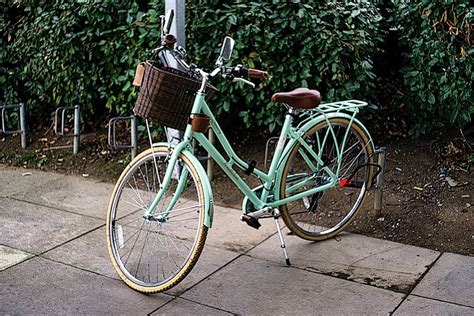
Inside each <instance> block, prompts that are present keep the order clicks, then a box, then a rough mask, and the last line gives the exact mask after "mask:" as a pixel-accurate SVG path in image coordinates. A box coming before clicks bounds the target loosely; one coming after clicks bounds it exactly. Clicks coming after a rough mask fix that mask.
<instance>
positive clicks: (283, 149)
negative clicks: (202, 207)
mask: <svg viewBox="0 0 474 316" xmlns="http://www.w3.org/2000/svg"><path fill="white" fill-rule="evenodd" d="M203 82H204V81H203ZM202 91H203V89H201V90H200V92H198V93H197V94H196V98H195V101H194V105H193V108H192V113H195V114H197V113H203V114H204V115H206V116H207V117H209V119H210V127H211V128H212V130H213V131H214V133H215V135H216V137H217V140H218V141H219V143H220V145H221V146H222V148H223V150H224V152H225V154H226V155H227V156H228V158H229V159H228V160H226V159H225V158H224V156H223V155H222V154H221V153H220V152H219V151H218V150H217V149H216V147H215V146H214V145H213V144H212V143H210V142H209V140H208V139H207V138H206V136H205V135H204V134H203V133H200V132H194V131H193V130H192V127H191V125H190V124H188V125H187V128H186V131H185V134H184V138H183V140H182V141H181V142H180V143H179V144H177V145H176V146H175V147H172V154H171V157H170V160H169V164H168V168H167V171H166V173H165V176H164V178H163V180H162V184H161V186H160V190H159V192H158V193H157V195H156V197H155V199H154V201H153V202H152V203H151V205H150V207H149V208H148V210H147V212H146V214H145V217H147V216H148V217H149V216H152V215H153V213H154V209H155V208H156V206H157V204H158V202H159V201H160V199H161V198H162V196H163V193H164V192H165V191H166V189H167V187H168V185H169V183H170V180H171V177H172V174H173V170H175V166H176V163H177V159H178V157H179V156H180V155H181V154H182V153H183V152H186V153H187V152H192V151H193V150H192V144H191V141H192V139H195V140H196V141H197V142H198V143H199V145H201V146H202V147H203V148H204V149H205V151H206V152H207V153H208V154H209V156H210V157H211V158H212V159H213V160H214V161H215V162H216V163H217V165H219V167H220V168H221V169H222V170H223V171H224V172H225V174H226V175H227V176H228V177H229V178H230V179H231V180H232V182H233V183H234V184H235V185H236V186H237V188H238V189H239V190H241V191H242V193H243V194H244V195H245V196H246V197H247V198H248V199H249V200H250V201H251V202H252V204H253V205H254V206H255V208H256V209H257V210H259V209H263V208H271V209H273V208H275V207H278V206H280V205H283V204H286V203H290V202H293V201H296V200H298V199H300V198H302V197H304V196H309V195H312V194H315V193H317V192H320V191H324V190H326V189H328V188H330V187H333V186H335V185H337V184H338V174H339V167H340V162H341V159H342V156H343V149H344V147H345V142H346V138H347V133H348V131H349V129H348V131H347V132H346V135H344V137H343V141H342V143H341V144H340V146H339V147H338V146H336V150H337V157H338V163H337V169H336V171H333V170H331V169H330V168H329V167H328V166H326V165H325V163H324V161H323V160H322V157H321V156H320V155H321V153H320V152H315V151H314V150H313V149H312V148H311V147H310V145H309V144H307V143H306V142H305V141H304V140H303V137H302V136H303V135H304V134H305V133H306V132H307V131H308V130H309V129H310V128H311V127H313V126H315V125H316V124H319V123H320V122H323V121H324V120H326V121H327V122H328V126H329V128H328V131H327V132H326V135H325V136H324V137H323V139H319V140H318V148H319V149H321V148H323V147H324V144H325V142H326V141H327V140H328V138H329V137H332V138H333V139H334V140H335V139H336V136H335V134H334V130H333V128H332V126H331V124H329V119H330V118H332V117H344V118H347V119H349V120H350V122H351V124H352V123H353V122H354V121H357V119H356V118H355V114H356V113H357V108H353V109H351V110H352V111H353V114H352V115H349V114H347V113H342V112H340V109H339V110H334V109H329V110H327V111H324V110H322V111H314V112H312V113H311V114H310V115H309V117H308V118H307V120H306V121H303V125H302V126H301V127H300V126H298V127H293V126H292V123H293V114H294V113H292V111H293V110H292V109H289V112H288V113H287V114H286V116H285V121H284V124H283V127H282V130H281V133H280V137H279V141H278V145H277V147H276V149H275V153H274V156H273V159H272V162H271V164H270V167H269V170H268V172H264V171H262V170H260V169H258V168H253V169H252V170H251V174H252V175H253V176H255V177H256V178H258V179H260V180H261V181H262V183H263V184H262V186H263V188H264V190H262V192H261V193H260V196H258V195H257V192H255V190H253V189H252V188H250V187H249V186H248V184H247V183H246V182H245V181H244V180H243V179H242V177H241V176H240V175H239V174H238V173H237V172H236V171H235V170H234V168H233V167H234V166H236V167H238V168H240V169H242V170H247V169H248V168H249V164H248V163H247V162H245V161H243V160H242V159H241V158H240V157H239V156H238V155H237V154H236V153H235V151H234V150H233V148H232V146H231V145H230V143H229V141H228V140H227V138H226V136H225V135H224V133H223V132H222V129H221V128H220V126H219V124H218V122H217V120H216V119H215V117H214V114H213V113H212V111H211V110H210V108H209V106H208V104H207V103H206V101H205V100H204V97H205V95H204V93H203V92H202ZM309 112H311V111H309ZM326 112H327V113H326ZM357 122H358V121H357ZM358 123H359V125H360V126H363V125H362V124H360V122H358ZM367 135H368V134H367ZM370 141H371V140H370ZM297 142H298V143H300V144H301V147H300V152H301V153H302V156H303V157H304V159H305V160H306V162H307V163H308V165H309V166H310V167H311V169H313V171H314V172H316V171H318V170H324V171H325V173H326V174H327V175H328V176H329V178H330V180H329V181H328V182H327V183H325V184H322V185H320V186H316V187H314V188H312V189H309V190H307V191H305V192H301V193H298V194H295V195H293V196H290V197H287V198H284V199H280V198H279V192H273V188H275V187H279V184H280V181H281V176H282V172H283V171H282V170H281V169H282V168H280V165H281V162H282V161H284V159H285V157H286V155H288V154H289V152H290V150H291V149H292V148H293V146H294V145H295V144H296V143H297ZM154 145H155V144H154ZM170 146H171V145H170ZM318 151H320V150H318ZM186 177H187V174H186V172H183V173H181V175H180V181H179V182H180V186H183V187H184V185H185V183H184V182H185V180H186ZM203 178H205V177H203ZM313 178H314V177H313ZM205 179H206V180H207V178H205ZM309 181H311V178H310V179H309V180H306V182H300V183H298V184H296V185H292V186H291V187H289V188H287V192H292V191H295V190H297V189H298V188H301V187H302V186H304V185H305V184H306V183H307V182H309ZM207 182H208V181H207ZM205 187H207V188H208V190H210V184H209V183H206V185H205ZM179 191H180V190H179V187H178V190H177V192H176V193H175V197H174V199H176V200H177V199H178V196H179ZM206 194H208V195H210V194H211V193H206ZM269 197H272V198H271V199H269ZM206 198H210V197H209V196H206ZM210 199H212V197H211V198H210ZM173 206H174V202H173V201H172V202H171V203H170V205H169V206H168V209H167V210H165V211H164V212H163V213H162V216H163V217H165V218H166V217H167V214H168V212H169V210H171V209H172V208H173ZM243 213H244V214H245V210H243ZM205 225H206V226H207V227H210V226H211V225H212V210H208V211H207V216H206V221H205Z"/></svg>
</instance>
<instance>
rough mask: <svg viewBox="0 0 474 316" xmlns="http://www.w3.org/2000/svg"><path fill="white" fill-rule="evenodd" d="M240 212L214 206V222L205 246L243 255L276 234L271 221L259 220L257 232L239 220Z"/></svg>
mask: <svg viewBox="0 0 474 316" xmlns="http://www.w3.org/2000/svg"><path fill="white" fill-rule="evenodd" d="M241 214H242V213H241V211H240V210H236V209H231V208H226V207H222V206H217V205H215V206H214V218H213V219H214V220H213V223H212V228H211V229H210V230H209V233H208V236H207V241H206V244H209V245H212V246H215V247H218V248H221V249H225V250H231V251H235V252H239V253H245V252H247V251H248V250H250V249H252V248H253V247H255V246H256V245H258V244H260V243H261V242H262V241H264V240H265V239H267V238H269V237H270V236H272V235H274V234H275V233H276V226H275V223H274V222H273V220H261V223H262V226H261V227H260V228H259V229H258V230H257V229H255V228H252V227H250V226H248V225H247V224H245V223H244V222H242V221H241V220H240V215H241Z"/></svg>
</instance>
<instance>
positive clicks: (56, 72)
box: [0, 0, 164, 119]
mask: <svg viewBox="0 0 474 316" xmlns="http://www.w3.org/2000/svg"><path fill="white" fill-rule="evenodd" d="M0 10H2V11H1V13H2V15H3V17H4V18H3V19H1V21H2V22H1V23H2V24H1V25H0V29H2V31H3V34H4V36H3V37H2V39H1V41H2V42H1V47H2V50H1V52H0V58H1V60H2V63H1V65H0V89H1V100H0V101H2V102H6V103H13V102H18V101H20V100H23V101H26V105H27V109H28V111H29V112H30V113H31V116H36V115H43V116H44V115H49V113H51V112H52V111H53V110H54V109H55V108H56V107H58V106H61V105H73V104H80V105H81V106H82V109H83V110H82V111H81V112H82V115H83V117H84V118H85V119H90V118H91V117H92V116H93V115H94V114H97V113H100V112H104V110H105V108H107V109H109V110H113V111H114V112H117V113H124V112H129V111H130V104H133V102H134V100H135V98H136V94H137V93H136V92H135V91H134V90H133V87H131V82H132V80H133V75H134V70H135V66H136V65H137V63H138V61H140V60H142V59H143V57H144V56H145V55H146V50H147V49H148V48H150V47H155V46H156V44H157V39H158V38H159V15H160V14H162V12H163V10H164V8H163V4H162V3H161V1H150V3H149V4H148V1H141V3H140V2H138V1H126V0H122V1H82V2H76V1H74V2H64V1H41V0H32V1H15V2H14V3H13V5H11V6H9V7H7V6H2V7H1V9H0Z"/></svg>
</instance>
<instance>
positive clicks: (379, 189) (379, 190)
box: [374, 148, 385, 212]
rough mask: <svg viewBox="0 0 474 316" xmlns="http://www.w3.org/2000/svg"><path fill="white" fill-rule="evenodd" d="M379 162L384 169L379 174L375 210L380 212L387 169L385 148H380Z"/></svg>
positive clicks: (375, 194) (375, 193)
mask: <svg viewBox="0 0 474 316" xmlns="http://www.w3.org/2000/svg"><path fill="white" fill-rule="evenodd" d="M377 164H378V165H379V166H380V167H381V168H382V170H381V171H380V173H379V174H378V175H377V180H376V181H377V183H376V188H375V192H374V210H375V211H377V212H380V211H381V210H382V187H383V174H384V169H385V148H380V152H379V154H378V161H377Z"/></svg>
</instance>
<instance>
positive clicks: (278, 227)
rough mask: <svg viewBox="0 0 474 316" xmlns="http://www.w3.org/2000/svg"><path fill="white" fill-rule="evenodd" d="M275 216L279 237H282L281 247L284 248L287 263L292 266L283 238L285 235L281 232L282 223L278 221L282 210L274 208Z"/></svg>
mask: <svg viewBox="0 0 474 316" xmlns="http://www.w3.org/2000/svg"><path fill="white" fill-rule="evenodd" d="M273 218H274V219H275V225H276V228H277V231H278V237H280V245H281V248H282V249H283V254H284V255H285V262H286V265H287V266H291V263H290V259H289V258H288V253H287V252H286V246H285V241H284V240H283V235H282V233H281V229H280V225H279V222H278V219H279V218H280V212H279V211H278V209H274V210H273Z"/></svg>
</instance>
